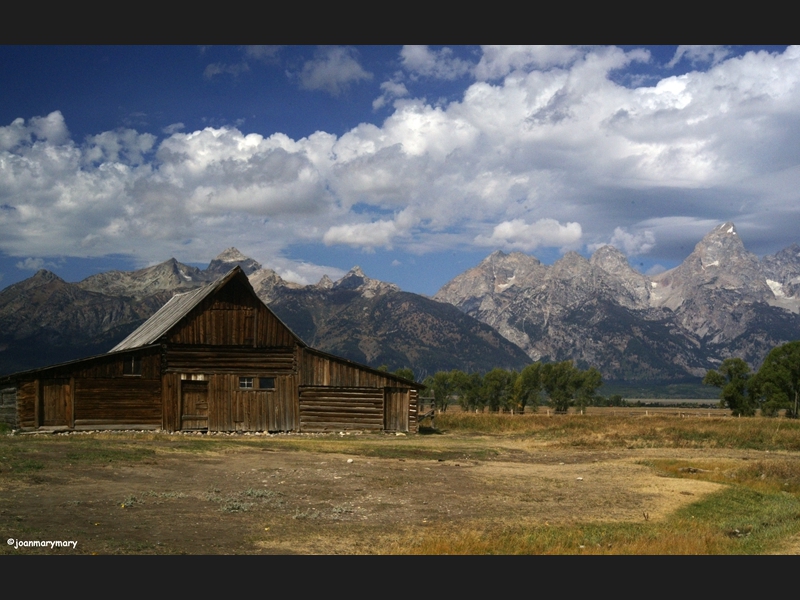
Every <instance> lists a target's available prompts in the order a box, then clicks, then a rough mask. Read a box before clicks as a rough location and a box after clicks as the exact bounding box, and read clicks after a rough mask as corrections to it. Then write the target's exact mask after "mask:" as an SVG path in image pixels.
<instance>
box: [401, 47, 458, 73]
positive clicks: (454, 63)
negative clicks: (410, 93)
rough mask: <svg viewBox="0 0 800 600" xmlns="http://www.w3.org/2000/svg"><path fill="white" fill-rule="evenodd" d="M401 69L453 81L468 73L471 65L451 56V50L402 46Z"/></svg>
mask: <svg viewBox="0 0 800 600" xmlns="http://www.w3.org/2000/svg"><path fill="white" fill-rule="evenodd" d="M400 59H401V60H402V63H403V68H405V69H406V70H407V71H409V72H411V73H413V74H415V75H421V76H423V77H433V78H435V79H445V80H453V79H458V78H459V77H463V76H464V75H467V74H469V73H470V71H471V70H472V68H473V64H472V63H470V62H468V61H465V60H462V59H460V58H458V57H456V56H454V55H453V50H452V49H451V48H440V49H439V50H431V49H430V48H429V47H428V46H403V49H402V50H401V51H400Z"/></svg>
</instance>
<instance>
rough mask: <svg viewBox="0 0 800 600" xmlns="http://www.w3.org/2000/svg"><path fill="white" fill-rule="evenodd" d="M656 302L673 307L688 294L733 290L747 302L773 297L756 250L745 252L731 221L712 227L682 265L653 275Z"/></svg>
mask: <svg viewBox="0 0 800 600" xmlns="http://www.w3.org/2000/svg"><path fill="white" fill-rule="evenodd" d="M653 281H654V282H655V283H656V286H654V291H655V290H657V292H658V293H655V294H653V295H651V299H652V302H653V303H654V305H656V306H667V307H669V308H671V309H673V310H675V309H676V308H677V307H678V306H680V304H681V303H682V302H683V300H685V299H686V298H687V297H689V296H695V295H697V294H701V295H704V294H707V293H709V292H711V291H713V290H735V291H737V292H738V293H739V294H742V299H743V300H745V301H749V302H757V301H767V300H768V299H771V298H772V297H773V294H772V291H771V290H770V289H769V287H768V286H767V283H766V280H765V277H764V274H763V272H762V270H761V265H760V262H759V260H758V258H757V257H756V256H755V254H752V253H750V252H748V251H747V250H746V249H745V247H744V244H743V243H742V240H741V238H740V237H739V235H738V234H737V233H736V227H735V226H734V224H733V223H730V222H728V223H723V224H722V225H718V226H717V227H715V228H714V229H712V230H711V231H710V232H709V233H708V234H707V235H706V236H705V237H704V238H703V239H702V240H700V242H698V244H697V245H696V246H695V248H694V251H693V252H692V253H691V254H690V255H689V256H688V257H687V258H686V260H685V261H683V263H681V265H679V266H678V267H676V268H674V269H671V270H670V271H665V272H664V273H661V274H659V275H656V276H655V277H653Z"/></svg>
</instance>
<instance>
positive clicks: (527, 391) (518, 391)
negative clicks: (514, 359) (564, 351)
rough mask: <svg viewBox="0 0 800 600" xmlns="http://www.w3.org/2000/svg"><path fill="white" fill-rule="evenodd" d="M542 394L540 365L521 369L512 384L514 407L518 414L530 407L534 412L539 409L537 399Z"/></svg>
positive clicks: (535, 364) (531, 365)
mask: <svg viewBox="0 0 800 600" xmlns="http://www.w3.org/2000/svg"><path fill="white" fill-rule="evenodd" d="M541 393H542V365H541V363H532V364H530V365H528V366H527V367H525V368H524V369H522V371H521V372H520V374H519V376H518V377H517V379H516V381H515V382H514V406H515V408H516V410H517V411H519V413H520V414H521V413H523V412H525V407H526V406H530V407H531V408H532V409H533V411H534V412H536V410H537V409H538V408H539V397H540V395H541Z"/></svg>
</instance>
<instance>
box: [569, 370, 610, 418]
mask: <svg viewBox="0 0 800 600" xmlns="http://www.w3.org/2000/svg"><path fill="white" fill-rule="evenodd" d="M601 385H603V376H602V375H601V374H600V371H598V370H597V369H596V368H595V367H590V368H588V369H586V370H585V371H578V372H577V373H575V374H574V375H573V382H572V387H573V388H574V390H575V405H576V406H578V407H579V408H580V409H581V410H585V409H586V407H587V406H590V405H592V404H594V403H595V402H596V400H597V388H599V387H600V386H601Z"/></svg>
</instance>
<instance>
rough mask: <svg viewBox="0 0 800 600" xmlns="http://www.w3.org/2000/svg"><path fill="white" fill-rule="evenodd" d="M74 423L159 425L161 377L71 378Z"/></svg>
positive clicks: (85, 425)
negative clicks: (73, 394) (73, 397)
mask: <svg viewBox="0 0 800 600" xmlns="http://www.w3.org/2000/svg"><path fill="white" fill-rule="evenodd" d="M74 382H75V383H74V387H75V419H74V425H75V427H77V428H81V427H99V426H104V425H143V426H144V425H149V426H157V427H160V426H161V381H160V380H158V379H155V380H154V379H143V378H139V377H125V378H124V379H122V378H113V379H99V378H97V379H79V378H75V379H74Z"/></svg>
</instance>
